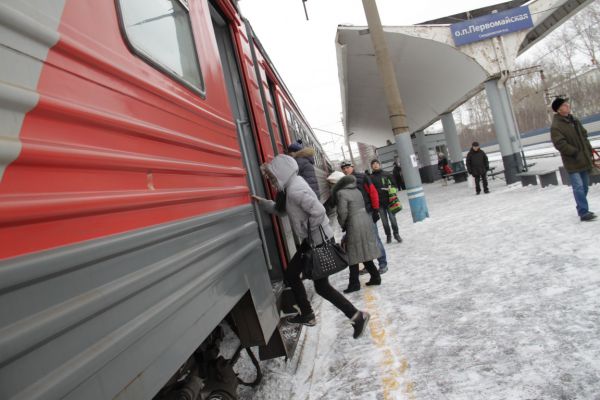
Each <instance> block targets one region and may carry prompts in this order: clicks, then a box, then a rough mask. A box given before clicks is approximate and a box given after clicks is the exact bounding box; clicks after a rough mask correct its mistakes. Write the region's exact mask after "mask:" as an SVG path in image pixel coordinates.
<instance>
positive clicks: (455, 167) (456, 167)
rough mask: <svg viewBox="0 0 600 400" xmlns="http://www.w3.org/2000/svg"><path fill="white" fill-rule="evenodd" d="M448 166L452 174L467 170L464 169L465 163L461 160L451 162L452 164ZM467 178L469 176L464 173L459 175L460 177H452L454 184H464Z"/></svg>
mask: <svg viewBox="0 0 600 400" xmlns="http://www.w3.org/2000/svg"><path fill="white" fill-rule="evenodd" d="M450 166H451V167H452V171H454V172H460V171H466V170H467V168H466V167H465V163H464V162H463V161H462V160H461V161H456V162H453V163H452V164H450ZM468 177H469V175H468V174H466V173H465V174H460V175H454V183H458V182H466V181H467V178H468Z"/></svg>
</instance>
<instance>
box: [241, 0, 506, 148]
mask: <svg viewBox="0 0 600 400" xmlns="http://www.w3.org/2000/svg"><path fill="white" fill-rule="evenodd" d="M497 3H500V1H498V0H456V1H448V0H418V1H412V2H408V1H401V0H378V1H377V6H378V8H379V14H380V16H381V21H382V23H383V25H411V24H415V23H419V22H423V21H427V20H431V19H435V18H439V17H443V16H447V15H452V14H456V13H458V12H462V11H467V10H473V9H477V8H481V7H485V6H488V5H491V4H497ZM305 4H306V8H307V11H308V16H309V20H308V21H307V20H306V17H305V15H304V9H303V7H302V0H240V2H239V5H240V8H241V9H242V14H243V15H244V16H245V17H246V18H247V19H248V20H249V21H250V23H251V25H252V27H253V28H254V31H255V32H256V34H257V36H258V38H259V39H260V41H261V42H262V44H263V46H264V47H265V49H266V51H267V53H268V54H269V57H270V58H271V60H272V61H273V63H274V64H275V67H276V69H277V71H278V72H279V74H280V75H281V76H282V78H283V80H284V81H285V84H286V85H287V87H288V88H289V89H290V91H291V92H292V95H293V96H294V99H295V100H296V102H297V103H298V104H299V106H300V108H301V109H302V112H303V113H304V115H305V116H306V118H307V119H308V122H309V124H310V125H311V126H312V127H313V128H318V129H324V130H327V131H333V132H336V133H339V134H342V133H343V128H342V124H341V122H340V121H341V112H342V106H341V101H340V90H339V84H338V75H337V72H338V70H337V61H336V54H335V43H334V42H335V34H336V29H337V26H338V25H339V24H351V25H366V20H365V16H364V9H363V6H362V1H361V0H308V1H307V2H306V3H305ZM315 132H316V133H317V134H318V135H319V139H320V141H321V143H322V144H324V145H325V146H324V147H325V151H327V152H328V154H329V155H330V156H331V157H334V158H337V157H336V154H332V153H334V152H339V151H340V150H339V148H340V145H341V143H343V141H342V140H341V138H340V137H335V136H333V135H330V134H327V133H323V132H320V131H315ZM331 141H333V142H334V143H335V145H333V144H330V145H328V142H331Z"/></svg>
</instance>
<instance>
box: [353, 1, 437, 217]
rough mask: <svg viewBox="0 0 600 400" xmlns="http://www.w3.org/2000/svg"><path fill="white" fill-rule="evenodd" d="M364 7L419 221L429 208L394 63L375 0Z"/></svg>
mask: <svg viewBox="0 0 600 400" xmlns="http://www.w3.org/2000/svg"><path fill="white" fill-rule="evenodd" d="M363 7H364V9H365V15H366V17H367V23H368V25H369V33H370V36H371V40H372V42H373V47H374V48H375V58H376V60H377V67H378V68H379V73H380V75H381V79H382V81H383V87H384V90H385V98H386V101H387V106H388V112H389V117H390V122H391V124H392V131H393V132H394V138H395V141H396V151H397V152H398V158H399V160H400V166H401V168H402V174H403V175H404V182H405V183H406V190H407V193H408V201H409V204H410V211H411V213H412V218H413V221H414V222H418V221H422V220H424V219H425V218H427V217H429V210H428V209H427V202H426V201H425V192H424V191H423V185H422V183H421V177H420V175H419V171H418V169H417V157H416V155H415V152H414V150H413V146H412V140H411V138H410V132H409V131H408V122H407V120H406V112H405V111H404V105H403V104H402V98H401V97H400V90H399V89H398V82H397V81H396V73H395V71H394V65H393V64H392V60H391V59H390V55H389V53H388V48H387V45H386V43H385V38H384V35H383V27H382V26H381V20H380V18H379V12H378V11H377V4H375V0H363Z"/></svg>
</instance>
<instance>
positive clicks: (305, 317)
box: [288, 312, 317, 326]
mask: <svg viewBox="0 0 600 400" xmlns="http://www.w3.org/2000/svg"><path fill="white" fill-rule="evenodd" d="M288 322H291V323H292V324H302V325H306V326H315V325H316V324H317V319H316V318H315V314H314V313H312V312H310V313H308V314H298V315H296V316H294V317H290V318H288Z"/></svg>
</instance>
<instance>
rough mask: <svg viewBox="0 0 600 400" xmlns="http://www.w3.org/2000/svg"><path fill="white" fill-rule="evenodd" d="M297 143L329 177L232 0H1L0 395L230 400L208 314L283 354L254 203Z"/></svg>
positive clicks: (216, 331) (284, 246) (275, 241)
mask: <svg viewBox="0 0 600 400" xmlns="http://www.w3.org/2000/svg"><path fill="white" fill-rule="evenodd" d="M298 138H302V139H303V141H304V143H305V144H309V145H312V146H313V147H314V148H315V150H316V152H317V154H316V165H317V166H318V167H319V169H320V170H321V171H320V176H324V175H325V173H326V172H329V171H330V170H331V166H330V165H329V163H328V161H327V158H326V157H325V155H324V153H323V151H322V149H321V147H320V145H319V143H318V142H317V141H316V139H315V137H314V135H313V134H312V132H311V130H310V128H309V126H308V124H307V123H306V120H305V118H304V117H303V115H302V113H301V112H300V110H299V108H298V106H297V104H296V103H295V102H294V100H293V99H292V97H291V95H290V93H289V91H288V90H287V88H286V87H285V85H284V84H283V82H282V81H281V79H280V76H279V75H278V73H277V72H276V70H275V68H274V67H273V64H272V63H271V61H270V60H269V58H268V57H267V54H266V53H265V51H264V49H263V48H262V46H261V45H260V43H259V41H258V39H257V38H256V37H255V35H254V33H253V31H252V29H251V27H250V25H249V24H248V22H247V21H246V20H244V19H243V18H242V17H241V16H240V13H239V10H238V7H237V4H236V1H235V0H212V1H209V0H114V1H108V0H5V1H2V2H1V3H0V399H3V400H8V399H11V400H32V399H40V400H41V399H43V400H47V399H73V400H75V399H77V400H80V399H88V400H89V399H149V398H153V397H156V398H165V399H166V398H176V397H177V396H188V397H181V398H190V399H192V398H203V399H205V398H211V396H212V398H234V397H235V382H234V383H233V384H231V382H230V381H227V379H224V378H223V376H228V375H230V373H231V369H230V365H231V362H227V361H223V360H220V359H218V358H217V357H216V356H217V353H218V344H219V339H220V336H221V334H220V328H219V326H220V324H222V323H223V321H227V322H228V324H229V325H230V326H231V327H232V330H233V331H234V332H235V333H236V334H237V336H238V337H239V341H240V343H241V346H240V347H241V348H249V347H254V346H260V353H261V356H262V357H263V358H269V357H276V356H283V355H286V354H288V353H289V350H290V349H289V348H287V347H286V341H285V336H286V335H283V334H282V333H281V332H280V328H281V322H280V307H281V298H282V293H285V290H284V289H283V284H282V278H281V276H282V274H281V271H282V268H285V265H286V261H287V260H288V259H289V257H290V256H291V255H292V254H293V252H294V251H295V248H294V241H293V238H292V235H291V233H290V229H289V224H288V223H287V222H286V221H285V219H278V218H273V217H271V216H269V215H267V214H263V213H261V212H260V211H258V210H257V209H256V208H255V207H254V206H253V204H252V203H251V201H250V194H257V195H261V196H272V195H273V193H267V191H268V189H267V187H268V186H267V185H266V184H265V182H264V181H263V179H262V178H261V176H260V173H259V165H260V164H261V163H263V162H265V161H269V160H271V159H272V158H273V157H274V156H275V155H276V154H278V153H282V152H283V151H284V148H285V147H286V145H287V144H289V143H291V142H292V141H294V140H296V139H298ZM322 193H325V196H324V197H326V196H327V195H326V193H328V190H326V186H323V189H322ZM323 200H325V199H323ZM219 377H220V378H219ZM200 392H202V393H200ZM218 396H221V397H218ZM227 396H229V397H227ZM177 398H179V397H177Z"/></svg>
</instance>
